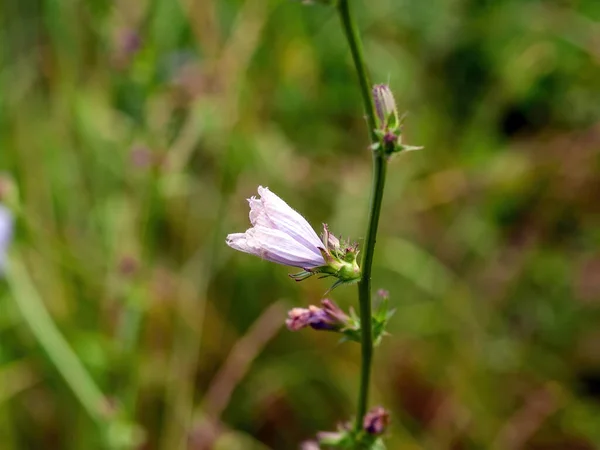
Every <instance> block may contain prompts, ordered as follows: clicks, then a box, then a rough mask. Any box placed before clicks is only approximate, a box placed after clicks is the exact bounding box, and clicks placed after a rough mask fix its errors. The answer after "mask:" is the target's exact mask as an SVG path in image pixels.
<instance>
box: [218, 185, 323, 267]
mask: <svg viewBox="0 0 600 450" xmlns="http://www.w3.org/2000/svg"><path fill="white" fill-rule="evenodd" d="M258 194H259V195H260V198H256V197H251V198H249V199H248V203H249V204H250V223H251V224H252V228H250V229H248V230H247V231H246V232H245V233H234V234H230V235H228V236H227V241H226V242H227V245H229V246H230V247H231V248H234V249H236V250H239V251H242V252H245V253H250V254H252V255H256V256H258V257H260V258H262V259H266V260H267V261H271V262H274V263H278V264H284V265H287V266H294V267H300V268H302V269H307V270H309V269H314V268H317V267H321V266H324V265H325V264H326V262H325V258H324V257H323V253H322V251H324V244H323V242H322V241H321V239H319V236H317V233H315V231H314V230H313V229H312V227H311V226H310V224H309V223H308V222H307V221H306V219H305V218H304V217H302V216H301V215H300V214H298V213H297V212H296V211H294V210H293V209H292V208H290V206H289V205H288V204H287V203H286V202H284V201H283V200H282V199H280V198H279V197H278V196H277V195H275V194H274V193H272V192H271V191H269V189H268V188H265V187H262V186H259V187H258Z"/></svg>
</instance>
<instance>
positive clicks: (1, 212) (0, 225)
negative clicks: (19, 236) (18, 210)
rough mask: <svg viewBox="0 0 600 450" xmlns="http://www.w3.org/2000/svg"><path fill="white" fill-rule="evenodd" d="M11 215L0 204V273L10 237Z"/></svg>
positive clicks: (11, 227)
mask: <svg viewBox="0 0 600 450" xmlns="http://www.w3.org/2000/svg"><path fill="white" fill-rule="evenodd" d="M12 230H13V215H12V213H11V212H10V211H9V210H8V208H6V207H4V206H2V205H1V204H0V274H1V273H2V271H3V268H4V265H5V259H6V252H7V250H8V245H9V244H10V241H11V239H12Z"/></svg>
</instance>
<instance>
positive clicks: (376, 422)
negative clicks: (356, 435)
mask: <svg viewBox="0 0 600 450" xmlns="http://www.w3.org/2000/svg"><path fill="white" fill-rule="evenodd" d="M389 423H390V414H389V413H388V412H387V411H386V410H385V409H384V408H383V407H381V406H377V407H375V408H373V409H372V410H371V411H369V412H368V413H367V414H365V418H364V420H363V429H364V430H365V431H366V432H367V433H369V434H374V435H379V434H382V433H383V432H384V431H385V430H386V428H387V426H388V425H389Z"/></svg>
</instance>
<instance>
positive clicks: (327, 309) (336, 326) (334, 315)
mask: <svg viewBox="0 0 600 450" xmlns="http://www.w3.org/2000/svg"><path fill="white" fill-rule="evenodd" d="M322 305H323V307H322V308H319V307H317V306H314V305H310V306H309V307H308V308H292V309H291V310H290V311H289V312H288V318H287V319H286V321H285V324H286V326H287V327H288V329H289V330H290V331H298V330H301V329H302V328H306V327H308V326H310V327H311V328H313V329H315V330H327V331H339V330H341V329H343V328H344V327H346V326H347V325H348V323H349V320H350V318H349V317H348V316H347V315H346V313H344V311H342V310H341V309H340V307H339V306H338V305H336V304H335V303H334V302H333V301H332V300H329V299H327V298H326V299H324V300H323V301H322Z"/></svg>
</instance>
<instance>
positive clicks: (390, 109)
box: [373, 84, 400, 131]
mask: <svg viewBox="0 0 600 450" xmlns="http://www.w3.org/2000/svg"><path fill="white" fill-rule="evenodd" d="M373 102H374V103H375V111H376V113H377V119H378V120H379V123H378V128H379V129H380V130H385V131H388V130H390V131H395V130H396V129H397V128H398V126H399V125H400V121H399V119H398V108H397V107H396V100H394V94H392V91H391V89H390V87H389V86H388V85H387V84H376V85H375V86H373Z"/></svg>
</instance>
